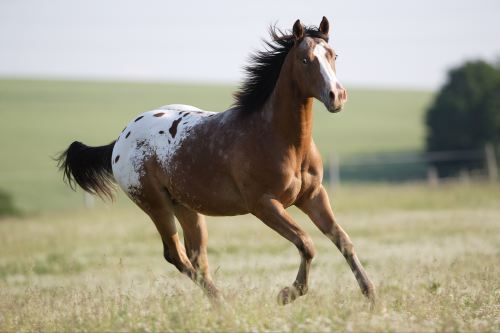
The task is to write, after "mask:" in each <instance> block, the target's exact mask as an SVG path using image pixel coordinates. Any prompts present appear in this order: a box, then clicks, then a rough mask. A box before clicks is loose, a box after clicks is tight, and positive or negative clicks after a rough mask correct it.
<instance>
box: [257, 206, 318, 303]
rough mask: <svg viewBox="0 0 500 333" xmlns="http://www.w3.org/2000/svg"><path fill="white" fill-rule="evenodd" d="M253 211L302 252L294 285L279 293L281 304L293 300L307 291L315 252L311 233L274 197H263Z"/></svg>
mask: <svg viewBox="0 0 500 333" xmlns="http://www.w3.org/2000/svg"><path fill="white" fill-rule="evenodd" d="M252 213H253V214H254V215H255V216H256V217H258V218H259V219H260V220H261V221H262V222H264V223H265V224H266V225H268V226H269V227H271V228H272V229H274V230H275V231H276V232H278V233H279V234H280V235H281V236H283V237H285V238H286V239H288V240H289V241H291V242H292V243H293V244H295V246H296V247H297V249H298V250H299V252H300V256H301V262H300V267H299V271H298V273H297V277H296V278H295V282H294V283H293V286H292V287H286V288H284V289H283V290H281V292H280V293H279V295H278V302H279V303H280V304H287V303H290V302H293V301H294V300H295V299H296V298H297V297H299V296H302V295H305V294H306V293H307V289H308V276H309V268H310V266H311V261H312V259H313V257H314V254H315V250H314V245H313V242H312V240H311V238H310V237H309V235H308V234H307V233H306V232H305V231H304V230H302V229H301V228H300V227H299V226H298V225H297V223H295V221H293V219H292V218H291V217H290V215H288V213H287V212H286V210H285V208H284V207H283V205H282V204H281V203H279V202H278V201H277V200H275V199H273V198H263V199H261V200H260V202H259V203H258V204H257V206H256V207H255V209H254V210H253V212H252Z"/></svg>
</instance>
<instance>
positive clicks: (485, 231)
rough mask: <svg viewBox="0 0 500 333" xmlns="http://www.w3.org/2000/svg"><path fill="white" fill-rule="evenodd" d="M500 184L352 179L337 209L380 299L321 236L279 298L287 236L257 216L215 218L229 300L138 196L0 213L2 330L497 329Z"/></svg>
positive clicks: (295, 260) (214, 261) (212, 249)
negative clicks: (21, 214) (290, 289)
mask: <svg viewBox="0 0 500 333" xmlns="http://www.w3.org/2000/svg"><path fill="white" fill-rule="evenodd" d="M498 198H500V186H498V185H496V186H493V185H491V186H490V185H487V184H470V185H459V184H455V185H448V186H443V187H440V188H437V189H431V188H428V187H426V186H424V185H404V186H349V187H347V188H345V189H343V190H342V191H339V194H338V195H336V196H335V197H334V206H335V207H338V209H337V210H336V212H337V216H338V218H339V219H340V221H341V224H342V225H343V227H344V228H345V229H346V230H347V231H348V232H349V233H350V235H351V238H352V239H353V241H354V244H355V246H356V249H357V252H358V255H359V257H360V259H361V260H362V262H363V263H364V265H365V267H366V269H367V271H368V273H369V274H370V276H371V277H372V279H373V280H374V283H375V286H376V288H377V293H378V302H377V304H376V306H375V308H374V309H373V311H370V310H369V306H368V304H367V303H366V301H365V300H364V298H363V297H362V296H361V293H360V292H359V289H358V287H357V284H356V282H355V279H354V277H353V275H352V273H351V272H350V270H349V268H348V266H347V264H346V263H345V262H344V260H343V258H342V256H341V255H340V253H339V252H338V251H337V250H336V248H334V246H333V245H332V244H331V243H330V242H329V241H328V240H327V239H326V238H325V237H324V236H323V235H321V234H320V233H319V232H318V231H317V230H316V229H315V228H314V226H313V225H312V223H311V222H309V221H308V220H307V219H306V218H305V217H304V216H303V215H301V214H298V212H297V211H296V210H291V212H292V214H293V216H295V217H296V219H297V221H298V222H299V223H300V224H301V225H302V226H303V227H304V228H305V229H306V230H308V231H309V232H310V233H311V235H312V238H313V241H314V242H315V244H316V249H317V256H316V258H315V260H314V261H313V265H312V270H311V286H310V291H309V294H308V295H306V296H304V297H302V298H300V299H299V300H297V301H296V302H295V303H293V304H290V305H287V306H284V307H283V306H278V305H277V303H276V297H277V293H278V291H279V290H280V289H281V288H282V287H283V286H286V285H289V284H290V283H291V282H292V281H293V279H294V277H295V274H296V271H297V268H298V264H299V255H298V253H297V251H296V249H295V248H294V246H293V245H291V244H290V243H288V242H287V241H285V240H284V239H282V238H281V237H280V236H278V235H277V234H275V233H274V232H273V231H271V230H270V229H268V228H267V227H266V226H265V225H264V224H263V223H261V222H259V221H257V220H256V219H255V218H252V217H248V216H244V217H229V218H217V219H215V218H209V219H208V226H209V235H210V238H209V259H210V264H211V271H212V272H213V275H214V277H215V280H216V283H217V284H218V286H219V287H220V288H221V290H222V292H223V294H224V296H225V299H226V307H225V308H222V309H217V308H212V307H211V306H210V304H209V302H208V301H207V299H206V298H205V297H204V295H203V293H202V292H201V290H200V289H199V288H198V287H197V286H195V285H194V284H193V283H192V282H190V281H188V279H187V278H185V277H184V276H181V274H180V273H178V272H177V270H176V269H175V268H174V267H173V266H172V265H169V264H167V263H166V262H165V261H164V260H163V258H162V245H161V241H160V239H159V236H158V235H157V232H156V230H155V228H154V226H153V223H151V222H150V221H149V220H148V218H147V217H146V216H145V215H144V214H143V213H142V212H140V211H139V210H138V209H132V207H129V208H123V207H119V206H116V205H115V206H105V207H102V208H100V209H96V210H92V211H83V210H79V211H74V212H71V213H69V212H68V213H44V214H41V215H39V216H33V217H25V218H23V219H18V218H9V219H5V220H3V221H1V222H0V243H1V244H2V251H1V253H2V255H1V256H0V331H1V332H9V331H26V332H30V331H37V332H39V331H43V332H61V331H91V332H104V331H106V332H110V331H113V332H116V331H137V332H208V331H212V332H249V331H252V332H258V331H274V332H276V331H278V332H332V331H340V332H345V331H353V332H429V331H438V332H480V331H483V332H492V331H498V330H499V329H500V321H499V318H500V280H499V279H498V277H499V276H500V265H499V264H498V262H499V261H498V258H499V255H500V252H499V248H500V223H499V221H500V203H499V200H498Z"/></svg>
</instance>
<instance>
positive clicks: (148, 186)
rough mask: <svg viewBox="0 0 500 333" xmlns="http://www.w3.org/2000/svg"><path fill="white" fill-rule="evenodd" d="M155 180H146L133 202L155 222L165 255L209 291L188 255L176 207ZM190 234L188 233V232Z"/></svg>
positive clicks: (170, 261) (134, 196)
mask: <svg viewBox="0 0 500 333" xmlns="http://www.w3.org/2000/svg"><path fill="white" fill-rule="evenodd" d="M157 184H158V182H157V181H155V180H154V179H144V180H143V184H142V185H143V189H142V191H141V193H140V194H136V195H133V196H132V198H133V201H134V202H135V203H136V204H137V205H138V206H139V207H140V208H141V209H142V210H144V212H146V214H148V215H149V217H150V218H151V219H152V220H153V222H154V224H155V226H156V228H157V229H158V232H159V233H160V236H161V239H162V242H163V255H164V257H165V259H166V260H167V261H168V262H169V263H171V264H173V265H174V266H175V267H176V268H177V269H178V270H179V271H180V272H181V273H183V274H185V275H187V276H188V277H189V278H190V279H192V280H193V281H194V282H196V283H197V284H199V285H201V287H202V288H203V289H204V290H205V291H207V293H208V294H210V292H211V291H212V290H211V289H209V287H208V286H207V284H206V283H203V280H200V279H199V278H198V275H197V272H196V269H195V268H194V267H193V265H192V264H191V261H190V260H189V258H188V255H187V254H186V249H185V248H184V245H182V242H181V240H180V239H179V234H178V233H177V228H176V225H175V219H174V211H175V208H174V207H175V205H174V204H173V203H172V202H171V200H170V198H169V196H168V193H167V192H166V191H165V190H164V189H162V188H160V187H159V185H157ZM186 233H188V232H186Z"/></svg>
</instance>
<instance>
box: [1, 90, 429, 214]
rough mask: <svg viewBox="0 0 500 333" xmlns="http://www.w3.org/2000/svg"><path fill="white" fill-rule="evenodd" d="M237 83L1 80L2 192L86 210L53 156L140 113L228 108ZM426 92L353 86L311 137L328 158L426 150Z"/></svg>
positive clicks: (319, 111) (36, 207) (321, 112)
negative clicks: (341, 107)
mask: <svg viewBox="0 0 500 333" xmlns="http://www.w3.org/2000/svg"><path fill="white" fill-rule="evenodd" d="M234 89H235V87H229V86H208V85H204V86H202V85H182V84H153V83H110V82H64V81H16V80H0V116H1V121H0V151H1V152H2V157H1V163H0V189H4V190H7V191H8V192H10V193H12V194H13V195H14V199H15V201H16V204H17V205H18V206H19V207H20V208H21V209H22V210H23V211H27V212H34V211H47V210H54V209H57V210H59V209H68V208H69V209H72V208H75V207H79V206H80V207H81V205H82V197H81V193H77V194H74V193H71V192H68V189H67V187H66V186H65V185H64V184H63V183H62V181H61V174H60V173H58V172H57V170H56V168H55V163H54V161H53V160H51V157H53V156H55V155H56V154H57V153H58V152H61V151H62V150H63V149H65V148H66V147H67V146H68V145H69V144H70V143H71V142H72V141H74V140H79V141H83V142H84V143H87V144H89V145H102V144H105V143H108V142H110V141H112V140H113V139H114V138H115V137H116V136H117V135H118V134H119V133H120V132H121V130H122V129H123V127H124V125H125V124H127V123H128V121H129V120H130V119H132V118H133V117H134V116H135V115H136V114H138V113H140V112H143V111H146V110H150V109H153V108H156V107H158V106H161V105H165V104H172V103H184V104H192V105H195V106H198V107H201V108H204V109H207V110H215V111H219V110H224V109H226V108H228V107H229V106H230V105H231V103H232V97H231V94H232V92H233V91H234ZM431 97H432V94H431V93H429V92H413V91H376V90H362V89H349V102H348V103H347V104H346V109H345V111H343V112H341V113H340V114H336V115H332V114H330V113H328V112H327V111H326V110H325V109H324V107H323V106H322V105H320V103H316V110H315V123H314V138H315V140H316V142H317V144H318V146H319V148H320V150H321V152H322V154H323V155H325V156H326V155H327V154H328V153H330V152H332V151H335V152H336V153H338V154H340V155H341V156H347V155H349V154H353V153H360V152H374V151H377V152H381V151H405V150H412V151H414V150H420V149H421V148H422V142H423V136H424V128H423V125H422V117H423V112H424V109H425V106H426V105H427V104H428V103H429V102H430V98H431Z"/></svg>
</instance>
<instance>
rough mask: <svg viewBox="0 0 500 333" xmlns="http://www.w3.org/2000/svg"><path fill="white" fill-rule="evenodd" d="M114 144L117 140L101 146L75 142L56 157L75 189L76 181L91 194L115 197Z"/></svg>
mask: <svg viewBox="0 0 500 333" xmlns="http://www.w3.org/2000/svg"><path fill="white" fill-rule="evenodd" d="M114 145H115V141H113V142H111V143H110V144H109V145H106V146H100V147H89V146H86V145H84V144H83V143H81V142H78V141H75V142H73V143H72V144H71V145H70V146H69V147H68V149H66V151H64V152H63V153H62V154H61V155H59V156H58V157H57V158H56V160H57V166H58V167H59V170H61V171H62V172H63V173H64V176H63V177H64V180H65V181H67V182H68V184H69V186H70V187H71V188H72V189H73V190H75V189H76V185H75V183H76V184H78V185H80V187H81V188H82V189H84V190H85V191H87V192H89V193H91V194H97V195H98V196H100V197H108V198H113V181H114V179H113V170H112V169H111V154H112V153H113V147H114Z"/></svg>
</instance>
